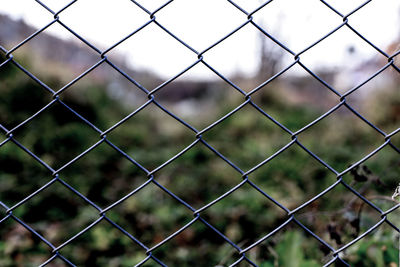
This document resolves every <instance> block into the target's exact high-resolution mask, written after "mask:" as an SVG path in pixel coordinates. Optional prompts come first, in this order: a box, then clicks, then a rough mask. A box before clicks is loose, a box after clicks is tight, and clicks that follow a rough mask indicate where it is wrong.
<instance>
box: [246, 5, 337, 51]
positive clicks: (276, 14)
mask: <svg viewBox="0 0 400 267" xmlns="http://www.w3.org/2000/svg"><path fill="white" fill-rule="evenodd" d="M299 10H301V16H298V12H299ZM315 12H318V13H319V16H315ZM321 18H324V19H323V20H322V19H321ZM254 20H255V22H256V23H257V24H259V25H260V26H261V25H262V27H263V28H264V29H266V30H267V32H268V29H278V30H276V32H277V33H276V34H275V32H269V34H272V35H275V36H276V38H277V39H279V40H280V41H281V42H283V43H284V44H286V45H288V46H289V48H290V49H292V50H293V51H295V52H300V51H301V50H303V49H305V48H306V47H308V46H310V45H311V44H313V43H314V42H316V41H317V40H319V39H320V38H321V37H322V36H324V35H325V34H327V33H329V32H330V31H331V30H333V29H334V28H336V27H337V26H338V25H340V23H341V22H342V20H341V18H340V17H338V16H337V15H336V14H335V13H333V12H332V11H331V10H329V9H328V8H326V6H325V5H323V4H322V3H321V2H318V3H316V2H314V1H313V0H306V1H301V2H298V1H296V2H293V1H290V0H282V1H272V2H271V3H270V4H268V5H267V6H266V7H264V8H262V9H261V10H259V11H258V12H257V13H255V14H254ZM293 32H296V35H297V36H301V39H300V38H299V39H297V40H296V39H294V38H293Z"/></svg>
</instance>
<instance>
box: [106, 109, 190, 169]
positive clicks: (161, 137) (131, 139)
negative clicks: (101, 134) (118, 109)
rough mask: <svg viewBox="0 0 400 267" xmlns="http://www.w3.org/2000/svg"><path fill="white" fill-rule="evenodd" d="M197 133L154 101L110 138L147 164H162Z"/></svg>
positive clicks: (187, 143)
mask: <svg viewBox="0 0 400 267" xmlns="http://www.w3.org/2000/svg"><path fill="white" fill-rule="evenodd" d="M194 137H195V133H194V132H192V131H191V130H190V129H189V128H187V127H186V126H185V125H183V124H181V123H180V122H178V121H177V120H175V119H174V118H172V117H171V116H169V115H168V114H166V113H165V112H164V111H163V110H161V109H160V108H159V107H157V106H156V105H155V104H153V103H151V104H150V105H148V106H147V107H145V108H144V109H143V110H141V111H140V112H138V113H137V114H136V115H134V116H133V117H131V118H130V119H129V120H127V121H126V122H124V123H123V124H122V125H120V126H119V127H117V128H115V129H114V130H113V131H112V132H110V133H108V134H107V138H109V140H110V141H111V142H113V143H114V144H115V145H117V146H118V147H120V148H121V149H122V150H123V151H125V152H126V153H128V154H129V155H131V156H132V157H133V158H134V159H135V160H137V161H138V162H139V163H140V164H142V165H143V166H144V167H145V168H148V169H151V168H155V167H158V166H159V165H161V164H162V163H164V162H165V161H167V160H168V159H169V158H170V157H172V156H173V155H175V154H176V153H178V152H180V151H181V150H182V149H184V148H185V147H186V146H188V145H189V144H190V143H192V142H193V141H194V140H195V138H194Z"/></svg>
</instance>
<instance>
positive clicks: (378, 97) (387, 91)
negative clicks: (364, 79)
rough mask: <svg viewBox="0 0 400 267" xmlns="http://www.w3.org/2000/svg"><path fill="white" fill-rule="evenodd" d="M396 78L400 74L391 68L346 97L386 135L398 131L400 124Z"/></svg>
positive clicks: (399, 103)
mask: <svg viewBox="0 0 400 267" xmlns="http://www.w3.org/2000/svg"><path fill="white" fill-rule="evenodd" d="M396 78H400V73H398V72H396V71H394V70H393V69H392V68H391V67H389V68H387V69H385V70H384V71H383V72H381V74H380V75H378V76H376V77H375V78H374V79H372V80H371V81H369V82H368V83H367V84H365V85H364V86H362V87H361V88H359V89H357V90H356V91H354V92H353V93H351V94H350V95H349V96H347V97H346V100H347V103H348V104H349V105H351V106H352V107H353V108H354V109H355V110H356V111H357V112H359V113H360V114H361V115H362V116H363V117H365V118H366V119H367V120H368V121H370V122H371V123H373V124H374V125H375V126H377V127H379V128H380V129H381V130H382V131H384V132H386V133H390V132H392V131H394V130H396V129H397V128H398V125H399V122H400V115H399V114H400V113H399V110H400V95H399V94H398V84H397V83H396V80H395V79H396Z"/></svg>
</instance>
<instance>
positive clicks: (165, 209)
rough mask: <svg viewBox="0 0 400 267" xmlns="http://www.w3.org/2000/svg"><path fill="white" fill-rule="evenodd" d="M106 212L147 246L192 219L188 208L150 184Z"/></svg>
mask: <svg viewBox="0 0 400 267" xmlns="http://www.w3.org/2000/svg"><path fill="white" fill-rule="evenodd" d="M106 215H107V216H108V217H109V218H110V219H111V220H113V221H114V222H115V223H117V224H118V225H121V226H123V229H124V230H126V231H127V232H128V233H130V234H131V235H132V236H134V237H135V238H137V239H138V240H139V241H140V242H142V243H143V244H144V245H145V246H147V247H148V248H150V247H152V246H155V245H157V244H158V243H160V242H162V241H163V240H164V239H165V238H167V237H168V236H169V235H171V234H173V233H174V232H175V231H177V230H179V229H180V228H181V227H183V226H184V225H185V224H187V223H188V222H190V221H191V220H192V219H193V214H192V212H191V211H190V210H189V209H188V208H186V207H185V206H184V205H183V204H180V202H179V201H177V200H175V199H174V198H172V197H171V196H170V195H169V194H167V193H166V192H165V191H163V190H162V189H161V188H159V187H158V186H156V185H155V184H152V183H151V184H149V185H147V186H146V187H144V188H143V189H141V190H140V191H138V192H137V193H136V194H134V195H133V196H131V197H129V198H128V199H127V200H126V201H124V202H122V203H121V204H120V205H118V206H116V207H114V208H112V209H111V210H109V211H108V212H107V213H106Z"/></svg>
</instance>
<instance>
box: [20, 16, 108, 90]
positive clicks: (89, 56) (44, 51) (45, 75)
mask: <svg viewBox="0 0 400 267" xmlns="http://www.w3.org/2000/svg"><path fill="white" fill-rule="evenodd" d="M50 31H55V32H59V33H60V32H62V33H63V34H62V36H63V38H62V39H61V38H60V37H56V36H54V35H52V34H50ZM32 50H34V51H35V53H32ZM12 54H13V55H14V57H15V60H16V61H17V62H19V63H20V64H21V65H22V66H24V67H25V68H26V69H27V70H28V71H30V72H31V73H32V74H34V75H35V76H36V77H38V78H41V79H42V81H43V82H45V83H49V86H51V85H50V83H51V81H52V80H53V79H56V80H58V81H61V84H62V86H64V85H65V84H67V83H69V82H70V81H71V80H73V79H75V78H76V77H78V76H79V75H80V74H81V73H83V72H84V71H86V70H87V69H89V68H90V67H91V66H93V65H94V64H95V63H97V62H98V61H100V59H101V58H100V56H99V54H97V53H96V51H94V50H93V49H91V48H90V47H88V46H87V45H86V44H84V43H83V42H82V41H80V40H79V39H77V38H76V37H75V36H74V35H73V34H72V33H70V32H69V31H68V30H66V29H65V28H64V27H62V26H61V25H60V24H58V23H53V24H52V25H51V26H49V27H48V28H47V29H45V30H44V31H42V32H41V33H39V34H38V35H36V36H35V37H34V38H33V39H31V40H29V42H27V43H25V44H24V45H22V46H21V47H19V48H18V49H17V50H15V51H14V52H13V53H12ZM25 58H29V61H25V60H24V59H25ZM40 69H46V72H39V71H38V70H40ZM60 72H62V73H63V75H58V74H59V73H60ZM54 83H55V84H57V85H58V86H59V87H61V86H60V85H59V84H60V82H54ZM54 83H53V84H54ZM53 89H54V90H57V89H59V88H53Z"/></svg>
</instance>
